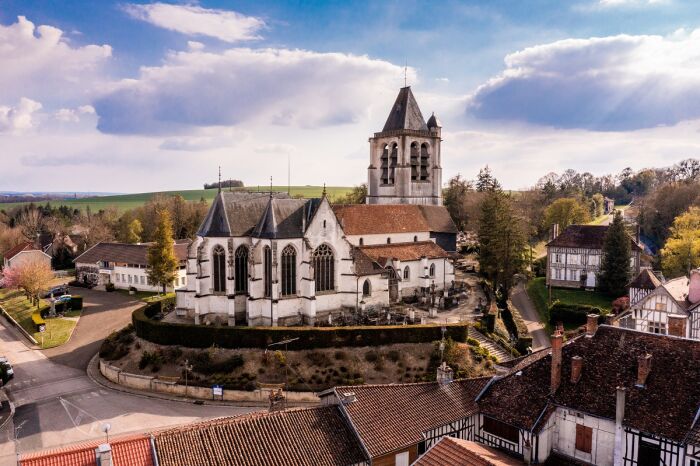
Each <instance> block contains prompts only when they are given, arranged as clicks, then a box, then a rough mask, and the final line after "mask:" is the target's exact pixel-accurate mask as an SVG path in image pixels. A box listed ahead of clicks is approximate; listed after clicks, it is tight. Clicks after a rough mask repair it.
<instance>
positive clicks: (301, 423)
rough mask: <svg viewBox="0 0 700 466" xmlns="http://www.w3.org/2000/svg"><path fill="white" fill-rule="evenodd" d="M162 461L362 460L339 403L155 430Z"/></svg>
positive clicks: (271, 463) (191, 464)
mask: <svg viewBox="0 0 700 466" xmlns="http://www.w3.org/2000/svg"><path fill="white" fill-rule="evenodd" d="M155 445H156V452H157V454H158V462H159V465H160V466H181V465H188V466H198V465H201V466H210V465H212V466H216V465H221V466H224V465H240V466H246V465H250V466H285V465H289V466H292V465H294V466H297V465H299V466H302V465H309V466H312V465H313V466H323V465H329V466H330V465H343V464H355V463H361V462H364V461H365V460H366V458H365V455H364V453H363V451H362V447H361V445H360V443H359V441H358V440H357V437H356V436H355V435H354V433H353V432H352V431H351V430H350V428H349V427H348V426H347V424H346V423H345V421H344V419H343V417H342V415H341V413H340V411H339V409H338V407H337V406H324V407H318V408H308V409H291V410H286V411H278V412H273V413H253V414H249V415H245V416H240V417H234V418H222V419H217V420H213V421H207V422H202V423H196V424H190V425H187V426H184V427H179V428H175V429H169V430H165V431H162V432H159V433H156V434H155Z"/></svg>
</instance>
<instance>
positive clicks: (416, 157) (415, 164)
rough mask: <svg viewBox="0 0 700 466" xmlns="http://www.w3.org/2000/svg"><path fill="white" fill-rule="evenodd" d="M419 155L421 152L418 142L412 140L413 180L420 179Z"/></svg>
mask: <svg viewBox="0 0 700 466" xmlns="http://www.w3.org/2000/svg"><path fill="white" fill-rule="evenodd" d="M419 157H420V154H419V153H418V143H417V142H412V143H411V181H416V180H417V179H418V176H419V175H418V170H419V168H420V167H419V163H420V161H419Z"/></svg>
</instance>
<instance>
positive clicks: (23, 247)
mask: <svg viewBox="0 0 700 466" xmlns="http://www.w3.org/2000/svg"><path fill="white" fill-rule="evenodd" d="M27 249H36V248H35V247H34V243H32V242H31V241H24V242H22V243H20V244H18V245H17V246H15V247H13V248H10V249H8V250H7V251H5V254H3V255H2V257H3V259H7V260H10V259H12V258H13V257H15V256H16V255H17V254H19V253H20V252H22V251H25V250H27Z"/></svg>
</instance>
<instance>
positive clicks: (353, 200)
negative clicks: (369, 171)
mask: <svg viewBox="0 0 700 466" xmlns="http://www.w3.org/2000/svg"><path fill="white" fill-rule="evenodd" d="M366 202H367V184H366V183H362V184H361V185H359V186H355V187H353V188H352V190H351V191H350V192H349V193H346V194H345V195H343V196H339V197H338V198H337V199H336V200H335V202H334V203H335V204H364V203H366Z"/></svg>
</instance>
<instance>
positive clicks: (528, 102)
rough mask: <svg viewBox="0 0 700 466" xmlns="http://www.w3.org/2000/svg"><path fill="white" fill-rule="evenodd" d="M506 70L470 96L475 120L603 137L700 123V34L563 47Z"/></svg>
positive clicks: (541, 49) (540, 49) (518, 55)
mask: <svg viewBox="0 0 700 466" xmlns="http://www.w3.org/2000/svg"><path fill="white" fill-rule="evenodd" d="M505 64H506V69H505V70H504V71H503V72H502V73H501V74H500V75H498V76H496V77H494V78H492V79H490V80H489V81H488V82H486V83H485V84H484V85H482V86H480V87H479V88H478V89H477V90H476V92H475V94H474V95H473V96H472V98H471V101H470V105H469V107H468V108H469V111H470V112H471V113H473V114H474V115H476V116H477V117H480V118H484V119H501V120H515V121H525V122H530V123H537V124H541V125H547V126H553V127H561V128H588V129H595V130H603V131H610V130H629V129H639V128H649V127H654V126H661V125H674V124H676V123H678V122H680V121H684V120H689V119H694V118H698V117H700V30H696V31H693V32H692V33H690V34H687V33H686V34H683V33H682V32H681V33H679V32H676V33H674V34H673V35H672V36H669V37H662V36H649V35H647V36H630V35H618V36H612V37H603V38H591V39H567V40H561V41H557V42H553V43H550V44H544V45H538V46H535V47H530V48H527V49H524V50H522V51H519V52H515V53H512V54H510V55H508V56H506V58H505Z"/></svg>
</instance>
